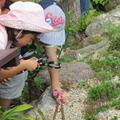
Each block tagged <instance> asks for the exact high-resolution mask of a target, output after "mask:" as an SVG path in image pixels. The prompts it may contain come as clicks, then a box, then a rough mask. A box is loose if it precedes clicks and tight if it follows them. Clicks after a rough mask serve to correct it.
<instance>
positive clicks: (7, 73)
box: [0, 58, 40, 81]
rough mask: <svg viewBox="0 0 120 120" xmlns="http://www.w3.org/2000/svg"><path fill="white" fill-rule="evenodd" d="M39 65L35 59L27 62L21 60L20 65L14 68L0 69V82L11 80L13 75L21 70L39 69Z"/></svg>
mask: <svg viewBox="0 0 120 120" xmlns="http://www.w3.org/2000/svg"><path fill="white" fill-rule="evenodd" d="M39 66H40V64H38V62H37V59H36V58H32V59H28V60H21V61H20V64H19V65H17V66H14V67H10V68H7V69H3V68H1V69H0V81H2V80H4V79H7V78H12V77H13V76H14V75H16V74H18V73H20V72H21V71H22V70H28V71H33V70H35V69H36V68H37V67H39Z"/></svg>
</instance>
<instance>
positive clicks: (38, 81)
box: [34, 77, 42, 90]
mask: <svg viewBox="0 0 120 120" xmlns="http://www.w3.org/2000/svg"><path fill="white" fill-rule="evenodd" d="M34 83H35V85H36V87H37V88H38V89H39V90H42V86H41V80H40V78H37V77H35V78H34Z"/></svg>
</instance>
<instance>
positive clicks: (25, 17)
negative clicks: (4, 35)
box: [0, 1, 53, 33]
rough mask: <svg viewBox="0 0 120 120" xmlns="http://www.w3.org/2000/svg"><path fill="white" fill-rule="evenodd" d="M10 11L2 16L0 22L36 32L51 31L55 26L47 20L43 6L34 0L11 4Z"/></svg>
mask: <svg viewBox="0 0 120 120" xmlns="http://www.w3.org/2000/svg"><path fill="white" fill-rule="evenodd" d="M9 8H10V11H9V12H8V13H7V14H4V15H1V16H0V24H2V25H4V26H7V27H10V28H15V29H20V30H28V31H34V32H43V33H44V32H50V31H53V28H52V27H51V26H50V25H49V24H48V23H46V22H45V15H44V10H43V8H42V7H41V6H40V5H39V4H37V3H34V2H22V1H18V2H15V3H13V4H12V5H10V7H9Z"/></svg>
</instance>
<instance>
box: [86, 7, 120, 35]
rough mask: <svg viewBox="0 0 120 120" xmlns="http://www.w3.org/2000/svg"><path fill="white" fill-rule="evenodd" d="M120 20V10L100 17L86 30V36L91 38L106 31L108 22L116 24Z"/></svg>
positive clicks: (117, 9)
mask: <svg viewBox="0 0 120 120" xmlns="http://www.w3.org/2000/svg"><path fill="white" fill-rule="evenodd" d="M119 18H120V8H119V7H118V8H116V9H114V10H112V11H110V12H108V13H106V14H102V15H100V16H99V17H98V18H97V19H95V20H94V21H92V22H91V23H90V24H89V25H88V26H87V28H86V31H85V33H86V35H87V36H91V35H95V34H99V33H101V32H104V31H106V29H105V25H106V23H108V22H112V23H114V22H115V21H116V20H117V19H119Z"/></svg>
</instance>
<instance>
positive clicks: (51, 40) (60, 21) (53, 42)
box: [38, 0, 68, 104]
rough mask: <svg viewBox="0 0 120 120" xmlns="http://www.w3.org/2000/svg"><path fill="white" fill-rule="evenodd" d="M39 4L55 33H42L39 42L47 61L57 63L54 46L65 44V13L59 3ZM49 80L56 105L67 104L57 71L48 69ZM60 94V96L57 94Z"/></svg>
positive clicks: (44, 0) (45, 2)
mask: <svg viewBox="0 0 120 120" xmlns="http://www.w3.org/2000/svg"><path fill="white" fill-rule="evenodd" d="M39 4H40V5H41V6H42V7H43V9H44V12H45V21H46V22H47V23H48V24H49V25H51V26H52V27H53V29H54V30H55V31H51V32H49V33H42V34H40V35H39V36H38V39H39V42H42V43H44V44H45V52H46V55H47V56H48V58H49V59H48V62H49V61H55V62H57V61H58V60H57V55H56V46H61V45H63V44H64V43H65V13H64V11H63V9H62V7H61V5H60V3H58V2H56V1H55V0H41V1H40V2H39ZM61 69H62V68H61ZM48 70H49V73H50V78H51V89H52V92H53V96H54V98H55V99H56V101H57V103H59V104H61V103H64V104H67V103H68V94H67V92H65V91H64V90H63V89H61V88H60V84H59V83H60V82H59V72H58V69H52V68H50V67H48ZM59 93H60V94H59Z"/></svg>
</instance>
